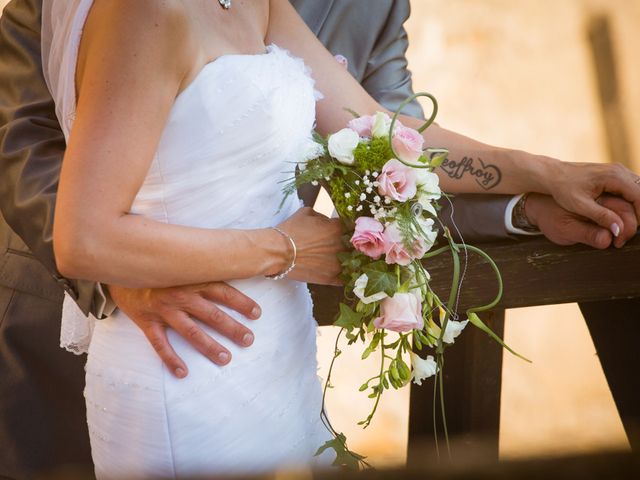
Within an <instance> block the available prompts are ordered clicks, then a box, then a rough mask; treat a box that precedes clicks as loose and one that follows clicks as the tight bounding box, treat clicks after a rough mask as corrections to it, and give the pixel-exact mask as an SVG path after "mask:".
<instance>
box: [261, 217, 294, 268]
mask: <svg viewBox="0 0 640 480" xmlns="http://www.w3.org/2000/svg"><path fill="white" fill-rule="evenodd" d="M269 228H271V229H272V230H275V231H276V232H278V233H279V234H280V235H282V236H283V237H284V238H286V239H287V240H289V243H291V248H293V259H292V260H291V264H290V265H289V267H287V269H286V270H284V271H282V272H280V273H276V274H274V275H265V277H266V278H269V279H271V280H281V279H283V278H284V277H286V276H287V275H289V273H290V272H291V270H293V269H294V267H295V266H296V258H297V257H298V249H297V248H296V242H294V241H293V238H291V235H289V234H288V233H286V232H283V231H282V230H280V229H279V228H278V227H269Z"/></svg>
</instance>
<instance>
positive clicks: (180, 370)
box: [176, 367, 187, 378]
mask: <svg viewBox="0 0 640 480" xmlns="http://www.w3.org/2000/svg"><path fill="white" fill-rule="evenodd" d="M186 376H187V372H185V371H184V368H180V367H178V368H176V377H178V378H184V377H186Z"/></svg>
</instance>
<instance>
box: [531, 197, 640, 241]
mask: <svg viewBox="0 0 640 480" xmlns="http://www.w3.org/2000/svg"><path fill="white" fill-rule="evenodd" d="M597 201H598V203H599V204H600V205H602V207H604V208H607V209H609V210H611V211H613V212H615V213H616V215H618V216H619V217H620V219H621V220H622V225H621V226H620V234H619V235H618V236H617V237H615V238H614V236H613V234H612V232H611V231H610V230H608V229H606V228H602V227H601V226H599V225H597V224H595V223H593V222H591V221H590V220H588V219H587V218H585V217H582V216H580V215H576V214H575V213H572V212H569V211H567V210H565V209H563V208H562V207H560V206H559V205H558V204H557V203H556V202H555V200H554V199H553V197H551V196H549V195H540V194H537V193H534V194H530V195H529V197H528V199H527V202H526V204H525V213H526V215H527V218H528V219H529V221H530V222H531V223H532V224H534V225H536V226H537V227H538V228H539V229H540V231H541V232H542V233H543V234H544V235H545V236H546V237H547V238H548V239H549V240H551V241H552V242H553V243H556V244H558V245H574V244H576V243H583V244H585V245H589V246H592V247H594V248H598V249H605V248H608V247H609V246H610V245H611V244H612V241H613V244H614V245H615V246H616V247H618V248H619V247H622V246H623V245H624V244H625V243H626V242H627V241H628V240H629V239H630V238H632V237H633V236H634V235H635V234H636V232H637V229H638V219H637V218H636V214H635V210H634V207H633V205H631V204H630V203H629V202H627V201H625V200H623V199H621V198H619V197H614V196H612V195H603V196H601V197H600V198H599V199H598V200H597Z"/></svg>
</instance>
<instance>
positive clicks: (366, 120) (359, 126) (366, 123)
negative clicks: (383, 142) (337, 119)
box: [347, 115, 375, 138]
mask: <svg viewBox="0 0 640 480" xmlns="http://www.w3.org/2000/svg"><path fill="white" fill-rule="evenodd" d="M374 118H375V117H374V116H373V115H363V116H362V117H358V118H354V119H352V120H351V121H350V122H349V124H348V125H347V126H348V127H349V128H350V129H351V130H355V131H356V132H358V135H360V136H361V137H367V138H371V129H372V128H373V121H374Z"/></svg>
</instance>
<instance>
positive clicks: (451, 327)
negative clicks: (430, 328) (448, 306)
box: [442, 320, 469, 343]
mask: <svg viewBox="0 0 640 480" xmlns="http://www.w3.org/2000/svg"><path fill="white" fill-rule="evenodd" d="M467 323H469V320H465V321H464V322H456V321H455V320H449V321H448V322H447V326H446V328H445V329H444V335H443V336H442V341H443V342H444V343H453V342H455V339H456V337H458V335H460V333H461V332H462V330H464V327H466V326H467Z"/></svg>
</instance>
